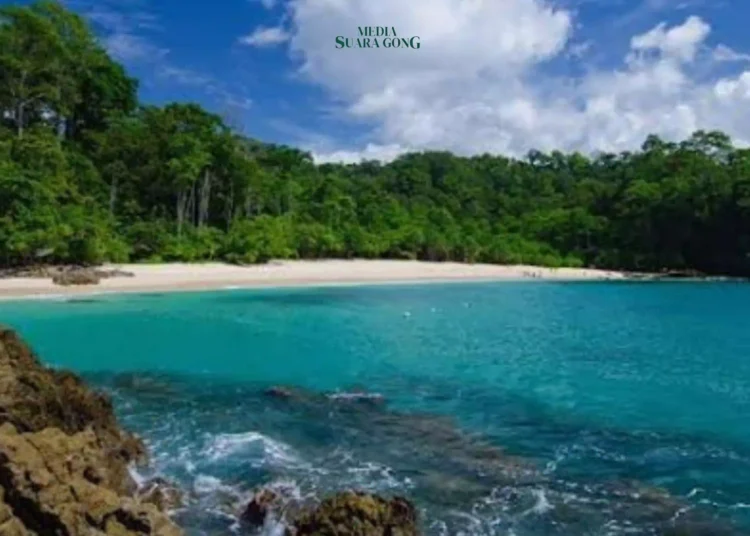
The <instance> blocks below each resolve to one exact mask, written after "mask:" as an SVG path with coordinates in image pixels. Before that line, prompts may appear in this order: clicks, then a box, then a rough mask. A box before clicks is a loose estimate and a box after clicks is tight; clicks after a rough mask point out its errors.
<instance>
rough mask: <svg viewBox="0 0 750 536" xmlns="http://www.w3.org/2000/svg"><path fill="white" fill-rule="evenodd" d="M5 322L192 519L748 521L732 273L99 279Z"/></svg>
mask: <svg viewBox="0 0 750 536" xmlns="http://www.w3.org/2000/svg"><path fill="white" fill-rule="evenodd" d="M0 322H3V323H6V324H10V325H11V326H13V327H15V328H17V329H18V330H19V331H20V332H21V334H22V335H23V336H24V338H26V340H28V341H29V342H30V343H31V345H32V346H33V347H34V349H35V350H36V352H37V353H38V354H39V355H40V356H41V358H42V359H43V360H44V361H46V362H48V363H50V364H53V365H55V366H59V367H66V368H71V369H73V370H75V371H76V372H79V373H81V374H83V375H84V377H86V378H87V379H88V380H89V381H90V382H92V383H94V384H95V385H96V386H98V387H100V388H102V389H106V390H108V391H109V392H111V393H112V395H113V397H114V400H115V404H116V409H117V411H118V414H119V416H120V418H121V420H122V422H123V424H124V425H125V426H126V427H128V428H130V429H132V430H134V431H136V432H138V433H140V434H141V435H143V436H144V437H145V438H146V439H147V442H148V444H149V446H150V448H151V450H152V455H153V468H152V470H151V471H152V472H153V473H156V474H160V475H165V476H167V477H168V478H170V479H172V480H176V481H177V482H179V483H180V484H181V485H182V486H183V487H184V488H185V489H186V490H188V491H189V492H190V496H191V502H190V505H189V507H188V508H187V509H186V510H185V511H182V512H180V513H179V514H178V516H179V521H180V522H181V523H182V524H183V526H185V527H187V528H188V531H189V534H191V535H193V534H194V535H199V534H206V535H209V534H211V535H218V534H234V533H242V531H243V530H245V528H243V527H241V526H239V525H238V524H237V523H236V519H235V518H233V517H232V516H231V515H229V513H228V512H227V508H226V506H225V505H226V504H227V503H228V502H231V501H237V500H242V498H243V497H246V496H248V494H249V493H250V492H251V490H252V489H253V488H254V487H256V486H258V485H261V484H268V485H271V486H275V487H276V488H278V489H283V490H285V492H286V493H289V494H292V495H296V496H297V497H301V498H304V497H312V496H321V495H324V494H326V493H328V492H331V491H336V490H341V489H345V488H352V487H354V488H358V489H367V490H373V491H377V492H380V493H384V494H398V495H406V496H407V497H410V498H411V499H413V500H414V501H415V503H416V504H417V506H418V507H419V509H420V511H421V515H422V522H423V526H424V530H425V533H426V534H430V535H432V534H435V535H437V534H451V535H453V534H488V535H489V534H498V535H501V534H502V535H515V536H527V535H528V536H538V535H552V534H560V535H578V534H586V535H605V534H750V286H748V285H747V284H742V283H705V282H704V283H692V282H671V283H636V282H633V283H626V282H617V283H612V282H606V283H604V282H602V283H599V282H596V283H559V282H540V281H533V282H517V283H515V282H514V283H510V282H503V283H465V284H464V283H461V284H444V285H443V284H430V285H418V286H375V287H335V288H333V287H332V288H315V289H264V290H252V291H250V290H247V291H245V290H232V291H229V290H227V291H219V292H201V293H174V294H151V295H145V294H144V295H120V296H92V297H88V298H77V299H69V300H67V301H64V300H55V299H50V300H37V301H26V302H6V303H0ZM272 386H285V390H284V391H282V390H277V391H274V392H272V393H269V392H267V390H268V389H269V388H270V387H272ZM362 392H364V393H367V394H368V396H362V395H360V394H357V393H362ZM274 394H275V396H274ZM280 394H286V395H287V396H279V395H280ZM381 397H382V398H381ZM149 476H151V475H149V474H144V475H142V477H144V478H146V477H149ZM655 488H664V489H665V490H668V492H669V495H665V494H662V493H661V492H659V491H657V490H656V489H655ZM674 527H678V528H679V530H681V531H682V532H679V531H678V530H677V529H675V530H674V531H673V532H670V530H672V529H673V528H674ZM276 528H277V527H276ZM276 528H275V527H274V526H272V525H269V526H267V527H265V529H264V531H265V533H267V534H271V533H273V532H274V530H276Z"/></svg>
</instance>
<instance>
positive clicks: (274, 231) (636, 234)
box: [0, 1, 750, 276]
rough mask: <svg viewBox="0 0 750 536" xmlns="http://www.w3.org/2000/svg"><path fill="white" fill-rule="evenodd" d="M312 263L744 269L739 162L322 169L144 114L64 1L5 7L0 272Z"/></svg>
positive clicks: (744, 184)
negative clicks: (48, 267) (46, 266)
mask: <svg viewBox="0 0 750 536" xmlns="http://www.w3.org/2000/svg"><path fill="white" fill-rule="evenodd" d="M246 130H248V131H252V125H248V128H247V129H246ZM318 258H342V259H345V258H388V259H421V260H431V261H459V262H468V263H498V264H534V265H543V266H552V267H557V266H575V267H580V266H589V267H598V268H607V269H620V270H628V271H642V272H661V271H665V270H683V271H688V270H689V271H695V272H700V273H704V274H722V275H733V276H747V275H750V150H749V149H745V148H740V147H737V146H735V145H734V144H733V143H732V140H731V139H730V138H729V137H728V136H727V135H725V134H723V133H721V132H714V131H698V132H695V133H694V134H693V135H692V136H690V137H689V138H688V139H685V140H682V141H679V142H672V141H667V140H664V139H660V138H659V137H657V136H650V137H648V138H647V139H645V140H644V142H643V145H642V146H641V148H640V149H639V150H637V151H633V152H621V153H617V154H611V153H599V154H589V155H586V154H580V153H568V154H565V153H562V152H558V151H553V152H539V151H530V152H529V153H528V154H526V155H524V156H522V157H519V156H513V157H511V156H509V155H493V154H482V155H474V156H461V155H455V154H451V153H449V152H438V151H428V152H420V153H410V154H403V155H401V156H399V157H398V158H396V159H395V160H394V161H392V162H389V163H382V162H379V161H363V162H361V163H357V164H343V163H341V164H339V163H323V164H321V163H316V162H315V161H314V159H313V157H312V155H311V154H310V153H308V152H305V151H304V150H300V149H297V148H293V147H288V146H281V145H274V144H269V143H264V142H263V141H261V140H257V139H254V138H252V137H250V136H249V135H248V133H247V132H239V131H237V130H236V129H233V128H231V127H230V126H229V125H228V122H227V121H226V120H224V119H223V118H222V117H221V116H220V115H218V114H216V113H213V112H212V111H210V110H206V109H204V108H202V107H201V106H199V105H197V104H194V103H183V102H175V103H171V104H166V105H164V106H153V105H150V104H148V103H144V102H139V98H138V81H137V80H135V79H133V78H132V77H131V76H129V75H128V73H127V72H126V70H125V68H124V67H123V66H122V65H121V64H119V63H118V62H116V61H115V60H114V59H113V58H112V57H111V56H110V55H108V53H107V52H106V50H105V48H104V47H103V46H102V44H101V43H100V41H99V40H98V39H97V36H96V34H95V33H94V32H93V31H92V29H91V28H90V27H89V25H88V24H87V22H86V20H85V19H84V18H83V17H81V16H79V15H77V14H76V13H74V12H72V11H70V10H68V9H66V8H65V7H64V6H63V5H62V4H61V3H58V2H54V1H39V2H36V3H33V4H30V5H26V6H19V5H10V6H3V7H2V8H0V265H2V266H3V267H19V266H28V265H33V264H38V263H54V264H58V263H59V264H62V263H70V264H97V263H102V262H115V263H123V262H176V261H180V262H195V261H210V260H216V261H226V262H232V263H247V264H252V263H261V262H266V261H268V260H270V259H318Z"/></svg>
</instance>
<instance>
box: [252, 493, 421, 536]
mask: <svg viewBox="0 0 750 536" xmlns="http://www.w3.org/2000/svg"><path fill="white" fill-rule="evenodd" d="M269 517H270V518H272V519H275V520H277V521H283V523H284V524H285V525H286V532H285V534H286V536H308V535H317V536H417V535H418V534H419V530H418V523H417V512H416V509H415V508H414V506H413V505H412V504H411V503H410V502H409V501H407V500H406V499H404V498H401V497H395V498H393V499H385V498H382V497H379V496H377V495H372V494H370V493H360V492H353V491H346V492H343V493H338V494H335V495H333V496H331V497H328V498H327V499H325V500H323V502H321V503H320V504H318V505H311V504H304V503H301V502H299V501H297V500H295V499H294V498H291V497H288V496H285V494H284V493H283V491H279V490H276V489H271V488H261V489H260V490H258V491H257V492H256V493H255V495H254V496H253V498H252V499H251V500H250V502H249V503H248V504H247V506H246V507H245V510H244V511H243V513H242V515H241V516H240V519H241V521H242V522H243V523H244V524H245V525H247V526H249V527H251V528H259V527H262V526H264V525H266V524H267V523H268V521H269Z"/></svg>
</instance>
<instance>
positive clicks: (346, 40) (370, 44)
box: [336, 26, 421, 49]
mask: <svg viewBox="0 0 750 536" xmlns="http://www.w3.org/2000/svg"><path fill="white" fill-rule="evenodd" d="M357 34H358V35H357V37H344V36H343V35H337V36H336V48H411V49H418V48H420V46H421V43H420V42H419V36H418V35H413V36H411V37H399V36H398V34H397V33H396V28H394V27H393V26H357Z"/></svg>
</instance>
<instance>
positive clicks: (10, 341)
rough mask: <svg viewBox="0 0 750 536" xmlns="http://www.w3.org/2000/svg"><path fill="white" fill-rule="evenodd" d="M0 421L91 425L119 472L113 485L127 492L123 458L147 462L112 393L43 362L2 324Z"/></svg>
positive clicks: (77, 428)
mask: <svg viewBox="0 0 750 536" xmlns="http://www.w3.org/2000/svg"><path fill="white" fill-rule="evenodd" d="M3 423H10V424H13V426H14V427H15V428H16V429H17V430H18V431H19V432H38V431H41V430H44V429H45V428H47V427H54V428H58V429H60V430H61V431H63V432H65V433H67V434H75V433H77V432H82V431H84V430H86V429H88V428H91V429H92V430H93V432H94V434H95V435H96V438H97V440H98V441H99V444H100V447H101V448H102V449H103V451H104V452H105V453H106V456H107V466H108V467H109V468H110V472H112V473H113V474H117V477H116V479H117V480H118V481H117V482H113V483H112V485H113V486H114V489H116V490H117V491H118V492H120V493H125V494H129V493H131V492H132V491H134V490H135V483H134V482H133V480H132V478H130V474H129V472H128V470H127V464H129V463H131V462H137V463H143V462H145V460H146V449H145V447H144V445H143V443H142V442H141V440H140V439H138V438H137V437H135V436H133V435H131V434H128V433H127V432H124V431H123V430H122V429H121V428H120V427H119V424H118V422H117V419H116V417H115V414H114V411H113V409H112V403H111V401H110V399H109V398H108V397H107V396H105V395H103V394H100V393H96V392H94V391H92V390H90V389H89V388H88V387H87V386H86V385H85V384H84V383H83V382H82V381H81V380H80V378H78V377H77V376H76V375H74V374H72V373H70V372H66V371H56V370H51V369H48V368H46V367H44V366H42V365H41V364H40V363H39V360H38V359H37V358H36V356H35V355H34V354H33V352H32V351H31V349H30V348H29V347H28V346H27V345H26V344H25V343H24V342H23V341H22V340H21V339H20V338H19V337H18V335H17V334H16V333H15V332H14V331H12V330H10V329H8V328H5V327H3V326H0V424H3Z"/></svg>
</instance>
